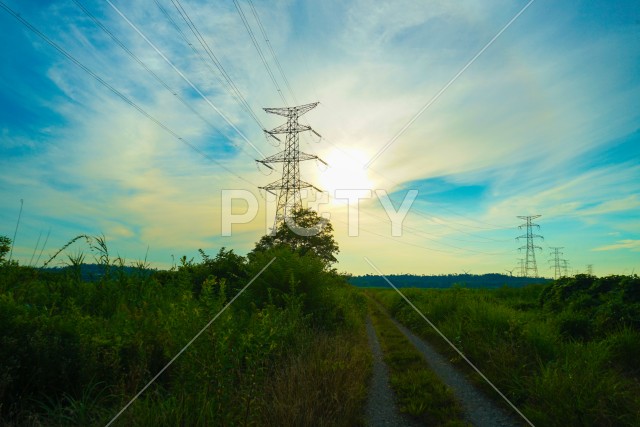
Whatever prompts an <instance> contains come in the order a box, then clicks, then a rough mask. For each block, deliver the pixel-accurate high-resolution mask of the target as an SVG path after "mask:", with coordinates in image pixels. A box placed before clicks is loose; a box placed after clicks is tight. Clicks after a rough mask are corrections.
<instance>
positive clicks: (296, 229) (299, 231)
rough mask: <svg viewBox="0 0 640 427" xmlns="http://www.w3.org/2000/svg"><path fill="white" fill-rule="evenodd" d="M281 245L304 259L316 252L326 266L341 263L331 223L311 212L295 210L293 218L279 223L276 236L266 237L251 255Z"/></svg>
mask: <svg viewBox="0 0 640 427" xmlns="http://www.w3.org/2000/svg"><path fill="white" fill-rule="evenodd" d="M281 246H288V247H289V248H291V250H293V251H294V252H296V253H298V254H300V255H302V256H304V255H307V254H308V253H312V254H314V255H315V256H317V257H318V258H320V259H321V260H322V261H323V262H324V264H325V265H326V266H329V265H331V264H333V263H335V262H337V261H338V260H337V259H336V257H335V254H337V253H338V252H339V251H340V249H339V248H338V244H337V243H336V241H335V240H334V238H333V226H332V225H331V223H330V222H329V220H327V219H326V218H323V217H321V216H320V215H318V213H317V212H315V211H312V210H310V209H298V210H296V211H294V212H293V214H292V215H291V217H290V218H288V219H287V220H286V221H283V222H281V223H280V224H278V226H277V228H276V230H275V233H272V234H267V235H266V236H262V238H261V239H260V241H258V243H256V247H255V248H254V250H253V251H252V252H251V253H250V254H249V256H250V257H251V256H252V255H253V254H255V253H258V252H264V251H267V250H269V249H273V248H277V247H281Z"/></svg>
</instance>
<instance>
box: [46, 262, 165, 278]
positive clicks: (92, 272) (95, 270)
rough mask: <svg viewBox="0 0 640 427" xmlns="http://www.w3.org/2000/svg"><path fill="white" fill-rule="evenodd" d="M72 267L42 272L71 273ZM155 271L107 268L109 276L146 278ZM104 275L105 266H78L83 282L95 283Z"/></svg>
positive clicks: (132, 268) (112, 266)
mask: <svg viewBox="0 0 640 427" xmlns="http://www.w3.org/2000/svg"><path fill="white" fill-rule="evenodd" d="M73 269H74V267H71V266H64V267H49V268H44V269H42V270H44V271H48V272H52V273H65V272H71V271H73ZM154 271H155V270H154V269H150V268H145V269H140V268H139V267H130V266H127V265H123V266H116V265H111V266H109V272H110V274H111V275H114V274H124V275H125V276H130V275H134V274H136V275H144V276H148V275H150V274H151V273H153V272H154ZM104 275H105V266H104V265H99V264H82V265H81V266H80V277H81V278H82V280H83V281H85V282H95V281H97V280H100V278H101V277H102V276H104Z"/></svg>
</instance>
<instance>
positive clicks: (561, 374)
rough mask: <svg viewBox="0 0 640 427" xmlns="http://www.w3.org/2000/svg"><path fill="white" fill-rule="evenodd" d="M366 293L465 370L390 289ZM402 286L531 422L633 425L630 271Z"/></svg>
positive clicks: (635, 384)
mask: <svg viewBox="0 0 640 427" xmlns="http://www.w3.org/2000/svg"><path fill="white" fill-rule="evenodd" d="M370 292H371V294H372V295H374V297H375V298H376V299H377V300H378V301H379V302H380V303H382V304H383V306H384V307H385V308H386V309H387V310H388V311H389V313H390V314H391V315H392V316H393V317H395V318H396V319H398V320H400V322H402V323H403V324H405V325H406V326H408V327H409V328H410V329H411V330H413V331H414V332H415V333H417V334H418V335H421V336H422V337H424V338H426V339H427V340H428V341H429V342H432V343H433V344H434V345H437V346H439V348H440V349H441V350H442V351H443V352H446V353H448V354H449V355H450V358H451V360H453V361H454V362H456V363H457V364H458V365H459V366H460V367H461V368H462V369H466V368H467V366H466V362H464V361H463V360H462V359H461V358H460V356H459V355H458V354H457V353H455V352H454V351H453V350H452V349H451V348H450V347H449V346H448V344H446V343H445V342H444V340H442V338H441V337H440V336H438V335H437V333H436V332H435V331H434V330H433V329H432V328H431V327H430V326H429V325H428V324H427V322H425V321H424V319H423V318H422V317H421V316H420V315H419V314H418V313H416V311H415V310H414V309H413V308H411V307H410V306H409V305H408V304H407V303H406V301H404V300H403V299H402V297H401V296H400V295H399V294H398V293H397V292H396V291H394V290H372V291H370ZM402 293H403V294H404V295H405V296H406V297H407V298H408V299H409V300H411V301H412V302H413V303H414V304H415V305H416V306H417V308H418V309H419V310H420V311H421V312H422V313H423V314H424V315H425V316H426V317H427V318H428V319H429V320H431V321H432V322H433V323H434V324H435V325H436V326H437V327H438V328H439V329H440V330H441V332H442V333H443V334H444V335H445V336H447V337H448V338H449V339H450V340H451V341H452V342H453V343H454V344H455V345H456V347H458V349H460V350H461V351H462V352H463V353H464V354H465V356H467V357H468V358H469V359H470V360H471V361H472V362H473V363H474V364H476V366H478V367H479V368H480V370H481V371H482V372H483V373H484V374H485V375H486V376H487V377H488V378H489V379H490V380H491V381H492V382H493V383H494V384H496V386H497V387H498V388H499V389H500V390H501V391H502V392H503V393H504V394H506V395H507V396H508V397H509V399H510V400H511V401H512V402H513V403H515V404H516V406H518V407H519V408H520V409H521V410H522V411H523V412H524V414H525V415H526V416H527V418H529V419H530V420H531V421H532V422H533V423H534V424H535V425H540V426H567V425H575V426H578V425H581V426H586V425H589V426H634V425H636V426H637V425H640V363H638V354H640V333H639V331H640V278H639V277H638V276H632V277H630V276H611V277H604V278H595V277H593V276H586V275H578V276H576V277H574V278H562V279H559V280H557V281H555V282H553V283H552V284H551V285H545V286H535V285H534V286H528V287H525V288H521V289H512V288H506V287H505V288H502V289H497V290H481V289H465V288H459V287H458V288H454V289H449V290H425V289H420V290H416V289H403V290H402ZM469 374H470V375H471V376H472V377H474V376H475V382H476V383H477V384H478V385H479V386H480V387H484V388H485V390H486V391H487V394H489V395H495V396H496V399H499V397H497V395H496V394H495V392H493V391H492V390H491V389H490V388H489V387H488V386H487V385H486V383H485V382H484V381H483V380H482V379H481V378H480V377H479V376H478V375H476V374H474V373H473V372H471V370H470V369H469Z"/></svg>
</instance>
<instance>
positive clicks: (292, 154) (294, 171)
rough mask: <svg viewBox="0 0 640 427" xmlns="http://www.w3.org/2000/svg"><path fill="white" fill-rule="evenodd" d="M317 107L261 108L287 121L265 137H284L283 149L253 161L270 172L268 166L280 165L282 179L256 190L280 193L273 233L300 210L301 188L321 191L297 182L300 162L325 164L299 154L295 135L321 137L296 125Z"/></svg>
mask: <svg viewBox="0 0 640 427" xmlns="http://www.w3.org/2000/svg"><path fill="white" fill-rule="evenodd" d="M316 105H318V103H317V102H314V103H311V104H305V105H299V106H297V107H284V108H265V109H264V111H266V112H267V113H271V114H278V115H280V116H283V117H286V118H287V123H284V124H282V125H280V126H278V127H277V128H275V129H272V130H267V131H265V132H266V133H267V136H271V137H273V138H275V139H276V140H278V141H280V139H279V138H278V137H277V136H276V135H278V134H284V135H286V139H285V146H284V150H283V151H281V152H279V153H278V154H274V155H273V156H269V157H267V158H265V159H262V160H256V162H258V163H261V164H263V165H265V166H266V167H268V168H269V169H271V170H273V167H271V166H269V163H282V178H281V179H280V180H279V181H274V182H272V183H271V184H268V185H265V186H264V187H259V188H261V189H263V190H265V191H268V192H269V193H271V194H274V195H276V194H275V192H274V191H279V193H278V194H277V197H278V208H277V210H276V218H275V224H274V230H275V229H276V227H277V226H278V224H279V223H281V222H282V221H284V220H285V219H286V218H288V217H290V216H291V214H292V213H293V211H295V210H297V209H300V208H302V196H301V195H300V190H301V189H303V188H314V189H315V190H317V191H320V190H319V189H318V188H317V187H315V186H313V185H311V184H309V183H307V182H305V181H302V180H301V179H300V162H301V161H304V160H319V161H320V162H322V163H324V164H325V165H326V163H325V162H324V161H323V160H322V159H320V158H318V156H314V155H312V154H307V153H302V152H300V140H299V135H298V134H299V133H300V132H304V131H311V132H313V133H315V134H316V135H317V136H318V137H320V134H319V133H318V132H316V131H315V130H313V129H311V127H310V126H307V125H301V124H300V123H298V118H299V117H300V116H302V115H303V114H305V113H307V112H309V111H310V110H312V109H314V108H315V107H316Z"/></svg>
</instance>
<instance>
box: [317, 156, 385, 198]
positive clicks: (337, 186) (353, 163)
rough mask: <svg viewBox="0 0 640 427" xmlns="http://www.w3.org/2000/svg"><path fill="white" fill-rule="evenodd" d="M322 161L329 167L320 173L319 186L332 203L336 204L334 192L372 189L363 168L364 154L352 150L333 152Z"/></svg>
mask: <svg viewBox="0 0 640 427" xmlns="http://www.w3.org/2000/svg"><path fill="white" fill-rule="evenodd" d="M324 160H326V162H327V163H328V164H329V166H328V167H327V169H326V170H325V171H323V172H321V173H320V185H321V188H322V190H323V191H327V192H329V194H330V195H331V197H330V199H331V201H332V202H333V203H336V201H334V196H335V190H345V191H348V190H363V189H366V190H373V189H374V185H373V182H372V180H371V179H370V178H369V174H368V173H367V170H366V169H365V168H364V165H365V163H366V162H367V160H368V158H367V155H366V154H365V153H364V152H362V151H360V150H353V149H350V150H333V151H331V152H330V153H329V154H328V155H327V156H325V157H324ZM337 202H338V203H340V202H342V201H341V200H338V201H337ZM345 203H346V201H345Z"/></svg>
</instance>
